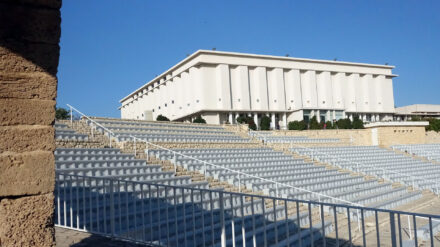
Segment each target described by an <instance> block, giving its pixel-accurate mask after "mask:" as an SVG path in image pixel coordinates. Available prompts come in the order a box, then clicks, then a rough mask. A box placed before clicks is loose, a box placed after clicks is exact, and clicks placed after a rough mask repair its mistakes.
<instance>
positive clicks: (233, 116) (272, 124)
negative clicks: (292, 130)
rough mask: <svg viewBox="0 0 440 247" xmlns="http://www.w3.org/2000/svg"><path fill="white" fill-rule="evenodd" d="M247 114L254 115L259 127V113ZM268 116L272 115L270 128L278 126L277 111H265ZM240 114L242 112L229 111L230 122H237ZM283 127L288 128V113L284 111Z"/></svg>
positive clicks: (282, 117) (248, 114) (281, 126)
mask: <svg viewBox="0 0 440 247" xmlns="http://www.w3.org/2000/svg"><path fill="white" fill-rule="evenodd" d="M246 115H247V116H249V117H253V118H254V122H255V125H256V126H257V129H259V128H260V119H259V118H258V113H246ZM265 115H266V116H268V117H270V128H271V129H275V127H276V113H265ZM239 116H240V113H235V114H234V113H232V112H230V113H229V123H231V124H233V123H236V119H237V118H238V117H239ZM280 128H281V129H287V114H286V113H282V115H281V125H280Z"/></svg>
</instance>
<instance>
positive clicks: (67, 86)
mask: <svg viewBox="0 0 440 247" xmlns="http://www.w3.org/2000/svg"><path fill="white" fill-rule="evenodd" d="M439 10H440V1H438V0H433V1H415V0H414V1H354V0H351V1H242V0H240V1H237V0H234V1H232V0H231V1H219V0H217V1H214V0H212V1H211V0H200V1H166V0H161V1H148V0H137V1H135V0H105V1H104V0H101V1H98V0H93V1H91V0H64V1H63V7H62V9H61V16H62V24H61V27H62V35H61V43H60V45H61V55H60V64H59V67H58V80H59V81H58V98H57V100H58V105H59V106H62V107H64V106H65V104H66V103H70V104H72V105H74V106H76V107H78V108H79V109H80V110H82V111H83V112H84V113H86V114H90V115H99V116H109V117H119V116H120V115H119V110H118V109H117V108H118V107H119V100H120V99H121V98H123V97H124V96H126V95H127V94H129V93H130V92H131V91H133V90H134V89H136V88H138V87H140V86H141V85H143V84H144V83H146V82H148V81H149V80H151V79H152V78H153V77H154V76H155V75H157V74H160V73H162V72H164V71H165V70H166V69H168V68H169V67H171V66H172V65H174V64H176V63H177V62H179V61H180V60H182V59H183V58H185V57H186V55H187V54H191V53H193V52H194V51H196V50H198V49H211V48H213V47H215V48H217V50H220V51H234V52H249V53H258V54H268V55H280V56H284V55H285V54H289V55H290V56H292V57H304V58H316V59H334V58H337V59H338V60H342V61H352V62H365V63H378V64H384V63H389V64H391V65H395V66H396V69H395V70H394V71H393V72H394V73H395V74H398V75H399V77H397V78H395V79H394V97H395V104H396V105H397V106H402V105H407V104H415V103H431V104H440V97H439V94H440V15H439Z"/></svg>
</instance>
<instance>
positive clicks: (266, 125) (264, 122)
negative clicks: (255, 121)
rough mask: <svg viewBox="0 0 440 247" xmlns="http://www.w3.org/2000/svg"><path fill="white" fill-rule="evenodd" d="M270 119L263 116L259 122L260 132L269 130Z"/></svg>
mask: <svg viewBox="0 0 440 247" xmlns="http://www.w3.org/2000/svg"><path fill="white" fill-rule="evenodd" d="M270 122H271V121H270V117H268V116H263V117H262V118H261V121H260V129H261V130H270Z"/></svg>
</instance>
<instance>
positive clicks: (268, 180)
mask: <svg viewBox="0 0 440 247" xmlns="http://www.w3.org/2000/svg"><path fill="white" fill-rule="evenodd" d="M67 105H68V106H69V107H70V108H71V109H73V110H75V111H76V112H78V113H79V114H80V115H82V116H84V117H85V118H87V119H88V120H90V121H91V122H93V123H94V124H96V125H97V126H100V127H101V128H103V129H104V130H105V131H107V132H109V133H110V134H111V135H112V136H115V134H114V132H112V131H110V130H109V129H107V128H105V127H104V126H102V125H101V124H99V123H98V122H96V121H94V120H93V119H91V118H90V117H88V116H86V115H85V114H84V113H82V112H80V111H79V110H77V109H76V108H75V107H73V106H71V105H69V104H67ZM129 136H130V137H132V138H133V139H134V140H136V139H137V140H139V141H140V142H145V143H146V144H147V147H148V145H152V146H154V147H157V148H159V149H162V150H166V151H168V152H171V153H173V154H174V155H180V156H183V157H186V158H189V159H193V160H196V161H198V162H202V163H203V164H205V165H210V166H213V167H216V168H220V169H223V170H226V171H230V172H233V173H236V174H238V175H239V176H238V177H239V185H240V175H243V176H246V177H251V178H255V179H259V180H261V181H265V182H270V183H273V184H274V185H275V186H276V189H278V187H279V185H281V186H284V187H288V188H291V189H295V190H299V191H303V192H307V193H310V194H314V195H317V196H318V200H321V197H324V198H329V199H332V200H336V201H341V202H343V203H348V204H352V205H354V206H363V205H361V204H358V203H353V202H350V201H346V200H343V199H339V198H336V197H332V196H328V195H325V194H321V193H318V192H314V191H311V190H306V189H302V188H299V187H296V186H292V185H289V184H284V183H280V182H277V181H274V180H270V179H266V178H262V177H258V176H254V175H251V174H247V173H244V172H240V171H236V170H232V169H230V168H226V167H223V166H219V165H215V164H212V163H210V162H206V161H203V160H199V159H196V158H193V157H191V156H188V155H185V154H182V153H179V152H177V151H174V150H171V149H168V148H165V147H162V146H160V145H157V144H154V143H151V142H149V141H146V140H143V139H140V138H138V137H135V136H133V135H129ZM109 139H110V143H111V136H110V138H109ZM147 150H148V149H147ZM147 155H148V154H147ZM205 167H206V166H205ZM174 168H175V169H176V163H174ZM205 173H206V168H205ZM239 189H240V188H239ZM276 194H278V191H276Z"/></svg>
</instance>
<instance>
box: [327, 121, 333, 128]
mask: <svg viewBox="0 0 440 247" xmlns="http://www.w3.org/2000/svg"><path fill="white" fill-rule="evenodd" d="M325 128H326V129H334V126H333V123H332V122H331V121H327V122H325Z"/></svg>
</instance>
